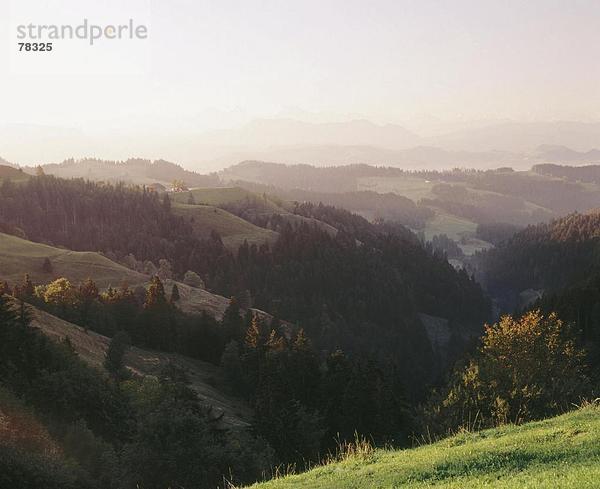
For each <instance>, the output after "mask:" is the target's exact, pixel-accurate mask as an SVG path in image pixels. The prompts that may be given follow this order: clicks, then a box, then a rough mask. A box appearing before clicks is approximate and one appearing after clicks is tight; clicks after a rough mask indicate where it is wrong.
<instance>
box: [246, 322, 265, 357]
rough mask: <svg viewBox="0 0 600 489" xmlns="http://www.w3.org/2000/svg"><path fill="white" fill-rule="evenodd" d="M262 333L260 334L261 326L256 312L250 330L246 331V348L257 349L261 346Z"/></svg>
mask: <svg viewBox="0 0 600 489" xmlns="http://www.w3.org/2000/svg"><path fill="white" fill-rule="evenodd" d="M261 343H262V341H261V334H260V326H259V323H258V318H257V317H256V314H255V315H254V316H252V321H251V323H250V327H249V328H248V331H246V338H245V341H244V345H245V346H246V348H248V349H251V350H257V349H258V348H259V347H260V346H261Z"/></svg>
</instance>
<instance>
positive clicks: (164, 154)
mask: <svg viewBox="0 0 600 489" xmlns="http://www.w3.org/2000/svg"><path fill="white" fill-rule="evenodd" d="M65 148H68V151H69V152H70V153H71V154H65ZM594 148H600V123H585V122H525V123H521V122H503V123H498V124H489V125H486V126H482V127H477V128H467V129H462V130H460V131H455V132H452V133H448V134H445V135H438V136H432V137H422V136H419V135H417V134H415V133H413V132H411V131H409V130H407V129H406V128H404V127H402V126H400V125H396V124H385V125H380V124H375V123H372V122H370V121H367V120H352V121H347V122H331V123H310V122H302V121H298V120H294V119H259V120H255V121H253V122H250V123H248V124H246V125H244V126H241V127H239V128H236V129H227V130H225V129H223V130H213V131H208V132H176V133H173V132H168V131H164V132H161V131H156V130H154V131H147V132H144V131H143V130H139V131H138V132H136V133H135V135H134V134H129V133H127V132H123V131H115V132H110V133H108V132H107V133H102V134H100V133H98V134H88V133H86V132H84V131H80V130H75V129H68V128H67V129H65V128H53V127H43V126H28V125H11V126H2V127H0V154H2V155H3V156H4V157H7V158H8V159H9V160H12V161H15V162H17V163H22V164H30V165H33V164H38V163H46V162H49V161H60V159H61V158H57V157H56V156H57V155H63V158H62V159H66V158H70V157H72V156H78V155H81V156H85V155H101V156H102V157H104V158H107V159H125V158H128V157H129V156H130V155H132V154H135V155H151V157H152V158H154V157H160V158H163V159H165V160H170V161H178V162H181V164H183V165H185V166H186V167H187V168H190V169H194V170H197V171H199V172H202V173H207V172H209V171H216V170H219V169H222V168H225V167H228V166H230V165H234V164H236V163H238V162H240V161H244V160H265V161H278V162H282V163H292V164H296V163H308V164H313V165H316V166H330V165H345V164H353V163H366V164H371V165H387V166H397V167H405V168H407V169H448V168H452V167H476V168H483V169H487V168H495V167H498V166H512V167H514V168H518V169H524V168H528V167H530V166H531V165H532V164H535V163H543V162H557V163H559V162H564V163H573V164H576V163H586V162H597V161H600V150H597V149H594ZM21 154H27V155H28V157H27V158H25V159H23V160H22V161H21V160H19V158H18V157H16V155H21ZM117 155H118V156H117Z"/></svg>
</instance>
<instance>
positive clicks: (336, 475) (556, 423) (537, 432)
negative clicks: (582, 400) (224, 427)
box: [252, 406, 600, 489]
mask: <svg viewBox="0 0 600 489" xmlns="http://www.w3.org/2000/svg"><path fill="white" fill-rule="evenodd" d="M599 480H600V408H599V407H597V406H589V407H586V408H582V409H579V410H577V411H573V412H571V413H568V414H565V415H562V416H559V417H556V418H550V419H547V420H544V421H538V422H533V423H528V424H525V425H522V426H517V427H515V426H505V427H502V428H498V429H492V430H486V431H481V432H479V433H473V434H461V435H457V436H454V437H451V438H448V439H445V440H442V441H440V442H437V443H434V444H432V445H425V446H422V447H419V448H415V449H410V450H400V451H387V450H377V451H375V452H374V454H373V455H372V456H365V457H354V458H350V459H348V460H346V461H344V462H340V463H334V464H330V465H325V466H322V467H318V468H316V469H314V470H311V471H309V472H307V473H304V474H299V475H295V476H290V477H285V478H282V479H277V480H273V481H270V482H266V483H263V484H255V485H254V486H252V487H254V488H255V489H284V488H298V489H300V488H302V489H304V488H306V489H308V488H322V489H333V488H336V489H337V488H348V489H351V488H426V487H427V488H430V487H440V488H441V487H444V488H446V489H469V488H471V489H479V488H489V487H493V488H495V489H522V488H531V489H534V488H535V489H544V488H548V489H555V488H561V489H576V488H577V489H581V488H596V487H598V481H599Z"/></svg>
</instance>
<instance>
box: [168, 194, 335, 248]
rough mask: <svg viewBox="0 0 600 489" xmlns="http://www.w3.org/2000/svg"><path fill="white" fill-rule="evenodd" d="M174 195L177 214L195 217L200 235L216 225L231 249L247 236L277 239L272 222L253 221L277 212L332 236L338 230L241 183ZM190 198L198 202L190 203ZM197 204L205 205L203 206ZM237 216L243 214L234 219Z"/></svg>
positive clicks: (256, 239)
mask: <svg viewBox="0 0 600 489" xmlns="http://www.w3.org/2000/svg"><path fill="white" fill-rule="evenodd" d="M170 195H171V196H172V200H174V201H175V203H176V204H177V205H175V206H174V207H173V209H174V212H175V213H176V214H179V215H187V216H190V217H194V219H195V222H194V227H195V229H196V230H197V232H198V235H199V236H206V235H207V233H208V234H210V231H211V230H212V229H215V230H216V231H217V232H219V234H220V235H221V237H223V238H224V239H223V244H225V246H228V247H230V249H235V250H237V247H238V246H239V245H240V244H242V243H243V242H244V239H247V240H248V243H250V244H252V243H256V244H259V243H261V242H263V243H264V242H265V241H268V242H272V241H274V240H275V239H276V238H277V233H274V232H273V231H272V230H271V229H269V226H268V225H265V228H266V229H265V228H260V227H258V226H255V225H254V224H251V222H249V221H253V220H257V219H258V220H260V221H263V222H268V221H269V220H270V218H272V217H273V216H277V217H278V218H279V219H280V220H281V221H283V222H287V223H289V224H291V225H292V226H298V225H300V224H302V223H305V224H308V225H310V226H313V225H314V226H317V227H319V228H320V229H322V230H323V231H325V232H327V233H328V234H329V235H330V236H335V235H336V234H337V229H335V228H334V227H333V226H330V225H329V224H327V223H324V222H322V221H319V220H317V219H312V218H308V217H304V216H299V215H297V214H294V213H292V212H290V211H288V210H287V209H286V208H285V207H284V206H282V205H285V204H282V205H279V204H278V203H277V202H275V201H273V200H272V198H271V197H270V196H267V195H266V194H263V195H259V194H258V193H255V192H252V191H250V190H247V189H244V188H242V187H238V186H235V187H218V188H195V189H192V190H190V191H189V192H178V193H173V194H170ZM190 196H191V199H190ZM190 201H191V202H194V204H189V202H190ZM182 204H187V206H182ZM194 206H195V207H197V208H203V209H202V210H199V209H196V208H194ZM207 206H208V209H210V207H211V206H212V207H213V210H212V216H211V215H210V212H211V211H210V210H208V209H207ZM215 207H218V208H219V209H222V210H225V211H229V212H227V213H226V214H225V213H221V214H219V212H218V211H217V212H215V210H214V208H215ZM215 214H216V215H215ZM236 216H240V217H238V218H237V219H233V218H234V217H236ZM198 217H199V218H198ZM242 218H243V219H242ZM219 229H221V231H219Z"/></svg>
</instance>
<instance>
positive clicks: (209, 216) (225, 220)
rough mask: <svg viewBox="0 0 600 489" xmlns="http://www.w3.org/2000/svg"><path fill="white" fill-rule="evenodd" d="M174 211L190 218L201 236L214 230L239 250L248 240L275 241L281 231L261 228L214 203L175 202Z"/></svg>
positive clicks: (229, 247)
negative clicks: (190, 203) (191, 203)
mask: <svg viewBox="0 0 600 489" xmlns="http://www.w3.org/2000/svg"><path fill="white" fill-rule="evenodd" d="M172 210H173V213H174V214H176V215H178V216H183V217H185V218H186V220H189V221H190V222H191V224H192V227H193V228H194V231H195V232H196V234H197V236H198V237H199V238H207V237H208V236H209V235H210V233H211V232H212V231H216V232H217V233H219V236H221V239H222V240H223V244H224V245H225V246H226V247H227V248H228V249H229V250H231V251H234V252H235V251H237V250H238V248H239V247H240V245H242V244H243V243H244V241H247V242H248V244H250V245H253V244H255V245H257V246H259V245H261V244H264V243H273V242H274V241H275V240H276V239H277V237H278V236H279V233H276V232H275V231H271V230H270V229H264V228H260V227H258V226H255V225H254V224H252V223H250V222H248V221H245V220H244V219H242V218H240V217H238V216H236V215H234V214H231V213H230V212H227V211H226V210H224V209H220V208H218V207H214V206H212V205H189V204H179V203H175V204H174V205H173V207H172Z"/></svg>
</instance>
